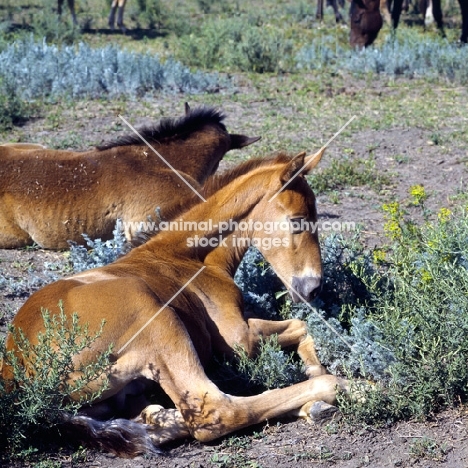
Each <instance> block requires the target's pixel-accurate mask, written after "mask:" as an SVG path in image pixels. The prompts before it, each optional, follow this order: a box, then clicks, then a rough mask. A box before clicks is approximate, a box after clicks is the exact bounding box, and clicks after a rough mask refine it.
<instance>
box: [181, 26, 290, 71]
mask: <svg viewBox="0 0 468 468" xmlns="http://www.w3.org/2000/svg"><path fill="white" fill-rule="evenodd" d="M291 52H292V41H291V40H289V39H287V38H286V37H285V35H284V33H283V32H281V31H279V30H277V29H275V28H270V27H267V26H265V25H263V24H256V20H255V19H250V20H249V19H245V18H231V19H217V20H209V21H207V22H206V23H205V24H204V25H203V27H202V28H200V29H199V30H198V31H197V32H192V34H190V35H186V36H184V37H182V38H181V39H180V41H179V45H178V52H177V58H178V59H179V60H181V61H182V62H183V63H185V64H187V65H190V66H193V67H200V68H204V69H213V68H214V69H218V70H239V71H245V72H257V73H267V72H279V71H285V70H289V69H290V68H291V63H290V62H291V60H292V59H291Z"/></svg>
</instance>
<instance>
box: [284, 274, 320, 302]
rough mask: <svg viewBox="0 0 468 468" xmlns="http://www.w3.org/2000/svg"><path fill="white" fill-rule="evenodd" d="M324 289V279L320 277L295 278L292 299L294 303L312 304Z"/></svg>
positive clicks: (292, 285) (292, 284)
mask: <svg viewBox="0 0 468 468" xmlns="http://www.w3.org/2000/svg"><path fill="white" fill-rule="evenodd" d="M321 289H322V278H321V277H320V276H319V277H317V276H293V279H292V283H291V297H292V300H293V302H310V301H311V300H312V299H314V298H315V297H316V296H317V294H318V293H319V292H320V290H321Z"/></svg>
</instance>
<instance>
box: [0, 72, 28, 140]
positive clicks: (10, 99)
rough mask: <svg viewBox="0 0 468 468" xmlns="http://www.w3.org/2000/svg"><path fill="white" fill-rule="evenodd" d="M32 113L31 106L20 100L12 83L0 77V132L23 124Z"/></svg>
mask: <svg viewBox="0 0 468 468" xmlns="http://www.w3.org/2000/svg"><path fill="white" fill-rule="evenodd" d="M32 113H33V106H32V105H31V104H28V103H27V102H25V101H24V100H23V99H22V98H21V96H20V95H19V93H18V89H17V86H16V84H15V83H14V81H13V80H11V79H2V78H1V77H0V132H4V131H6V130H10V129H11V128H12V127H13V126H14V125H20V124H22V123H24V122H25V121H26V120H28V119H29V118H30V117H31V115H32Z"/></svg>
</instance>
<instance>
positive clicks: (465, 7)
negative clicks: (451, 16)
mask: <svg viewBox="0 0 468 468" xmlns="http://www.w3.org/2000/svg"><path fill="white" fill-rule="evenodd" d="M458 3H459V4H460V9H461V14H462V33H461V36H460V42H463V43H465V44H466V43H467V42H468V2H467V1H466V0H458Z"/></svg>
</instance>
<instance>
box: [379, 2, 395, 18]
mask: <svg viewBox="0 0 468 468" xmlns="http://www.w3.org/2000/svg"><path fill="white" fill-rule="evenodd" d="M391 10H392V5H391V3H390V1H389V0H380V12H381V13H382V16H383V19H384V21H385V22H386V23H387V24H392V16H391V14H390V11H391Z"/></svg>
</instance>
